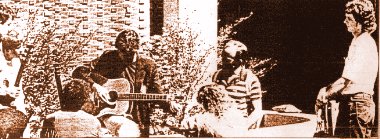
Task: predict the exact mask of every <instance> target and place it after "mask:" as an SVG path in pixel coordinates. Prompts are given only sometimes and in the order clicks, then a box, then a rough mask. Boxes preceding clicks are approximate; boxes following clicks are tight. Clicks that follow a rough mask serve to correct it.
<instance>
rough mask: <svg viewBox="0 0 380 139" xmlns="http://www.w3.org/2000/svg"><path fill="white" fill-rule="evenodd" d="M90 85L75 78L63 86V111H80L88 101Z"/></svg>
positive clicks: (61, 96)
mask: <svg viewBox="0 0 380 139" xmlns="http://www.w3.org/2000/svg"><path fill="white" fill-rule="evenodd" d="M90 90H91V89H90V86H89V84H88V83H86V82H85V81H83V80H78V79H73V80H71V81H69V82H68V83H67V84H66V85H65V87H64V88H63V91H62V94H61V95H60V96H59V97H60V98H61V104H62V105H61V107H62V110H63V111H78V110H80V109H81V108H82V106H83V104H84V103H85V102H86V100H87V98H88V97H89V96H88V92H87V91H90Z"/></svg>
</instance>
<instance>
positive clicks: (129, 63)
mask: <svg viewBox="0 0 380 139" xmlns="http://www.w3.org/2000/svg"><path fill="white" fill-rule="evenodd" d="M139 41H140V39H139V35H138V34H137V33H136V32H135V31H134V30H130V29H127V30H124V31H122V32H121V33H120V34H119V35H118V36H117V37H116V42H115V46H116V48H117V50H113V51H106V52H104V53H103V54H102V55H101V56H100V57H98V58H97V59H95V60H93V61H92V63H91V67H90V68H89V69H88V70H83V69H82V70H75V71H74V72H73V77H74V78H82V79H83V78H85V80H87V81H89V82H90V83H91V84H92V86H93V87H95V88H96V89H97V90H98V92H100V93H103V94H107V93H108V90H107V89H105V88H102V86H101V84H103V83H104V81H102V80H99V78H96V77H94V76H93V75H95V74H93V73H96V74H99V75H101V76H103V77H106V78H108V79H117V78H125V79H127V80H128V81H129V82H130V84H131V86H132V89H131V90H132V92H130V93H142V92H148V93H162V91H161V87H160V86H161V85H160V82H159V76H158V74H157V68H156V65H155V62H154V61H153V59H150V58H148V57H144V56H140V55H139V56H138V52H137V51H138V49H139V47H140V44H139ZM87 77H90V79H89V78H87ZM133 104H134V105H133V106H132V107H133V109H132V111H131V112H130V113H127V114H132V120H133V121H132V120H130V119H128V118H126V117H124V116H122V115H105V116H102V117H100V119H101V120H102V121H103V123H104V124H105V126H106V127H107V128H108V129H109V130H110V131H111V132H112V133H113V134H114V135H115V136H118V137H139V136H141V137H148V136H149V124H150V120H149V105H148V104H147V103H146V102H134V103H133ZM140 132H141V135H140Z"/></svg>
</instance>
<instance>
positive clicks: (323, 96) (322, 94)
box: [317, 87, 329, 104]
mask: <svg viewBox="0 0 380 139" xmlns="http://www.w3.org/2000/svg"><path fill="white" fill-rule="evenodd" d="M327 88H328V87H323V88H321V90H319V93H318V96H317V103H322V104H325V103H327V97H328V96H329V93H328V92H327Z"/></svg>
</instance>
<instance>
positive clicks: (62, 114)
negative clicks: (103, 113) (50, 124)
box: [47, 110, 101, 138]
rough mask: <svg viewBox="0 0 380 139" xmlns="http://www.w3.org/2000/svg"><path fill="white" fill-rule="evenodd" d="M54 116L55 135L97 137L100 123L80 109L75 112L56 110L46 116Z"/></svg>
mask: <svg viewBox="0 0 380 139" xmlns="http://www.w3.org/2000/svg"><path fill="white" fill-rule="evenodd" d="M47 118H49V119H50V118H54V130H55V132H56V134H57V137H63V138H78V137H99V136H100V128H101V124H100V122H99V120H98V119H97V118H96V117H95V116H93V115H91V114H88V113H86V112H84V111H82V110H79V111H77V112H66V111H57V112H55V113H53V114H50V115H49V116H47Z"/></svg>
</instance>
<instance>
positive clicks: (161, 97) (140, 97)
mask: <svg viewBox="0 0 380 139" xmlns="http://www.w3.org/2000/svg"><path fill="white" fill-rule="evenodd" d="M168 99H169V97H168V95H167V94H119V95H118V98H117V100H119V101H151V100H157V101H167V100H168Z"/></svg>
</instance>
